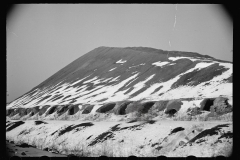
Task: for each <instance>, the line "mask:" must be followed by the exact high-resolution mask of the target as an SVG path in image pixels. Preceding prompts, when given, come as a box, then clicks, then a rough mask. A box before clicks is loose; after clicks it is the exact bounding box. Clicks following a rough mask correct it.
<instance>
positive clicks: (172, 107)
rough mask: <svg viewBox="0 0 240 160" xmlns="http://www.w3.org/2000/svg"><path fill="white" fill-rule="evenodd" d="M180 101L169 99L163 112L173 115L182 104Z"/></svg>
mask: <svg viewBox="0 0 240 160" xmlns="http://www.w3.org/2000/svg"><path fill="white" fill-rule="evenodd" d="M182 104H183V103H182V102H181V101H180V100H171V101H169V102H168V103H167V106H166V109H165V113H166V114H168V115H170V116H172V115H174V114H175V113H176V112H177V111H179V110H180V108H181V106H182Z"/></svg>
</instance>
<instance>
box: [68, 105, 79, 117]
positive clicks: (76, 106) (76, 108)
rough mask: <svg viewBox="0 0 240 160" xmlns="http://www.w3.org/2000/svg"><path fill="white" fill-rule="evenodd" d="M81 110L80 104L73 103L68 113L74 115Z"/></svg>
mask: <svg viewBox="0 0 240 160" xmlns="http://www.w3.org/2000/svg"><path fill="white" fill-rule="evenodd" d="M78 111H79V107H78V105H71V106H69V109H68V115H74V114H76V113H77V112H78Z"/></svg>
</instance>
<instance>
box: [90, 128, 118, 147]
mask: <svg viewBox="0 0 240 160" xmlns="http://www.w3.org/2000/svg"><path fill="white" fill-rule="evenodd" d="M114 135H115V134H114V133H113V132H109V131H108V132H104V133H102V134H100V135H99V136H97V137H96V138H95V139H94V140H93V141H92V142H91V143H90V144H89V145H88V146H93V145H95V144H97V143H101V142H104V141H106V140H107V139H110V138H113V137H114Z"/></svg>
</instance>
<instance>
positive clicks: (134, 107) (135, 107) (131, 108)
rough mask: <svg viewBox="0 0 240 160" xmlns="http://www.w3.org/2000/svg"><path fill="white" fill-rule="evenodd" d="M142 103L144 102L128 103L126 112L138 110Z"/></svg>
mask: <svg viewBox="0 0 240 160" xmlns="http://www.w3.org/2000/svg"><path fill="white" fill-rule="evenodd" d="M141 105H142V104H141V103H140V102H138V101H136V102H132V103H130V104H129V105H127V108H126V109H125V112H126V114H128V113H131V112H135V111H138V110H139V108H140V106H141Z"/></svg>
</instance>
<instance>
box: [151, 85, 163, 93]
mask: <svg viewBox="0 0 240 160" xmlns="http://www.w3.org/2000/svg"><path fill="white" fill-rule="evenodd" d="M162 87H163V86H160V87H158V88H156V89H155V90H154V91H153V92H152V93H151V94H154V93H156V92H158V91H159V90H160V89H161V88H162Z"/></svg>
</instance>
